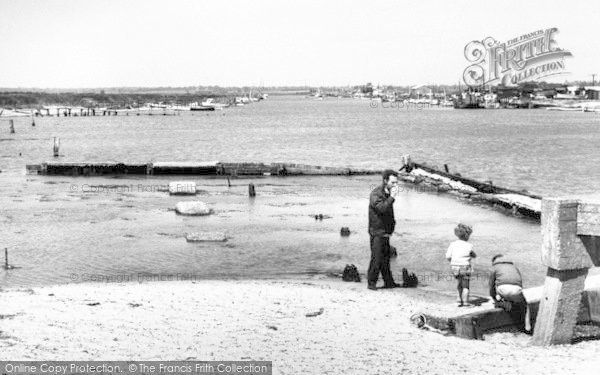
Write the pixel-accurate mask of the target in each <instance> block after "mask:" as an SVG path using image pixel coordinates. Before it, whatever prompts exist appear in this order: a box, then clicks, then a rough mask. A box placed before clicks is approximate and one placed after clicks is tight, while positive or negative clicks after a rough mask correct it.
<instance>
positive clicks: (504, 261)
mask: <svg viewBox="0 0 600 375" xmlns="http://www.w3.org/2000/svg"><path fill="white" fill-rule="evenodd" d="M506 284H510V285H518V286H520V287H522V286H523V279H522V278H521V272H519V269H518V268H517V267H516V266H515V265H514V264H513V262H512V261H510V260H509V259H508V258H506V257H499V258H497V259H496V260H495V261H494V263H493V270H492V274H491V275H490V296H491V297H492V298H496V294H497V293H496V288H497V287H498V286H500V285H506Z"/></svg>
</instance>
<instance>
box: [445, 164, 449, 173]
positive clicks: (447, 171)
mask: <svg viewBox="0 0 600 375" xmlns="http://www.w3.org/2000/svg"><path fill="white" fill-rule="evenodd" d="M444 170H445V171H446V173H450V169H448V164H444Z"/></svg>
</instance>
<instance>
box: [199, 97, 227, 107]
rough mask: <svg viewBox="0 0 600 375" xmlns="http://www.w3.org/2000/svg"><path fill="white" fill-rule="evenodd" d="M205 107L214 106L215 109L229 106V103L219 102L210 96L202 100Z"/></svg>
mask: <svg viewBox="0 0 600 375" xmlns="http://www.w3.org/2000/svg"><path fill="white" fill-rule="evenodd" d="M202 106H203V107H214V108H215V109H223V108H227V107H229V104H224V103H217V102H215V100H214V99H213V98H208V99H206V100H205V101H203V102H202Z"/></svg>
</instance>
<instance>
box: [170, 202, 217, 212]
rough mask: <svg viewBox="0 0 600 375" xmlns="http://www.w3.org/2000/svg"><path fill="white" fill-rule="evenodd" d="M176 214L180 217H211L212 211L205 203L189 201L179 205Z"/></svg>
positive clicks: (176, 207)
mask: <svg viewBox="0 0 600 375" xmlns="http://www.w3.org/2000/svg"><path fill="white" fill-rule="evenodd" d="M175 212H177V213H178V214H179V215H189V216H205V215H210V214H211V213H212V210H211V209H210V208H209V207H208V206H207V205H206V203H204V202H200V201H189V202H179V203H177V205H176V206H175Z"/></svg>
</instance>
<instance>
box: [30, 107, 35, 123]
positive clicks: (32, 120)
mask: <svg viewBox="0 0 600 375" xmlns="http://www.w3.org/2000/svg"><path fill="white" fill-rule="evenodd" d="M31 126H35V120H34V119H33V109H32V110H31Z"/></svg>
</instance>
